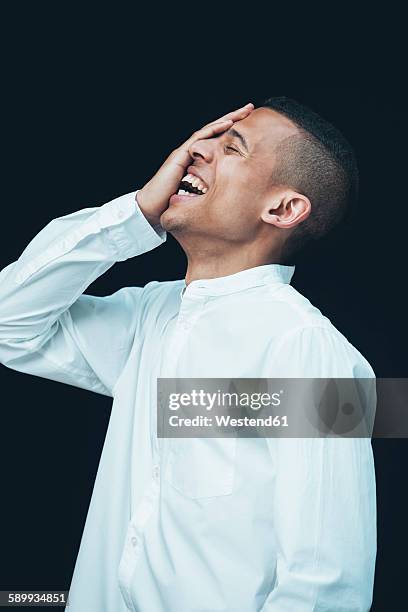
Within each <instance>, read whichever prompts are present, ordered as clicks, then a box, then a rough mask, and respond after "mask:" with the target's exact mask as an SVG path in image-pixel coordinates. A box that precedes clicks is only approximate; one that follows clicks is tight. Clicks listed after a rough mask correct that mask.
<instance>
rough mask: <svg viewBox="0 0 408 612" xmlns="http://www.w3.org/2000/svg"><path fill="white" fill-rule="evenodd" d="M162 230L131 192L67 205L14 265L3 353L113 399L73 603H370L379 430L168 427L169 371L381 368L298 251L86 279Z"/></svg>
mask: <svg viewBox="0 0 408 612" xmlns="http://www.w3.org/2000/svg"><path fill="white" fill-rule="evenodd" d="M165 239H166V234H165V232H164V231H163V230H162V229H161V228H160V227H155V228H153V227H151V226H150V224H149V223H148V222H147V220H146V219H145V217H144V216H143V214H142V212H141V211H140V209H139V208H138V206H137V204H136V202H135V194H134V193H133V194H128V195H124V196H122V197H119V198H117V199H115V200H113V201H112V202H109V203H107V204H105V205H103V206H101V207H98V208H86V209H84V210H81V211H79V212H75V213H73V214H70V215H67V216H64V217H61V218H58V219H55V220H54V221H52V222H51V223H50V224H49V225H47V226H46V227H45V228H44V229H43V230H42V231H41V232H40V233H39V234H38V235H37V236H36V237H35V238H34V240H33V241H32V242H31V243H30V244H29V245H28V247H27V248H26V250H25V251H24V252H23V254H22V255H21V257H20V258H19V260H18V261H16V262H15V263H12V264H10V265H9V266H8V267H6V268H5V269H4V270H3V271H2V272H1V274H0V345H1V348H0V358H1V361H2V363H3V364H5V365H6V366H8V367H10V368H13V369H15V370H19V371H21V372H28V373H30V374H34V375H37V376H42V377H46V378H50V379H53V380H58V381H61V382H65V383H68V384H71V385H75V386H78V387H82V388H85V389H90V390H92V391H95V392H97V393H102V394H105V395H109V396H112V397H113V407H112V413H111V417H110V422H109V427H108V431H107V434H106V439H105V443H104V447H103V452H102V456H101V459H100V464H99V468H98V473H97V477H96V481H95V486H94V490H93V494H92V499H91V503H90V507H89V511H88V515H87V519H86V524H85V528H84V532H83V536H82V541H81V546H80V550H79V554H78V558H77V561H76V565H75V570H74V575H73V579H72V584H71V588H70V606H69V608H68V609H69V610H70V612H123V611H125V610H126V609H129V610H133V611H138V612H224V611H225V612H227V611H228V612H255V611H260V610H262V611H264V612H306V611H308V612H309V611H310V612H311V611H312V610H313V611H314V612H317V611H319V612H323V611H327V612H329V611H330V612H336V611H338V612H340V611H346V610H347V612H351V611H355V612H357V611H363V610H364V611H365V610H369V608H370V603H371V598H372V590H373V578H374V566H375V557H376V503H375V475H374V465H373V456H372V448H371V441H370V439H368V438H361V439H360V438H355V439H354V438H352V439H333V438H331V439H328V438H320V439H317V438H316V439H311V438H304V439H303V438H295V439H282V438H280V439H276V438H269V439H245V438H241V439H240V438H238V439H236V438H231V439H214V438H205V439H200V438H195V439H194V438H192V439H163V440H158V439H157V436H156V380H157V377H159V376H174V377H175V376H179V377H186V378H187V377H192V378H194V377H202V378H211V377H216V378H222V377H248V378H251V377H255V378H258V377H260V378H261V377H265V378H271V377H282V378H283V377H322V378H325V377H346V378H347V377H350V378H351V377H373V376H374V373H373V371H372V369H371V367H370V365H369V364H368V363H367V361H366V360H365V359H364V358H363V357H362V356H361V354H360V353H359V352H358V351H357V350H356V349H355V348H354V347H353V346H352V345H351V344H350V343H349V342H348V341H347V340H346V338H345V337H344V336H343V335H342V334H341V333H340V332H338V331H337V330H336V329H335V328H334V327H333V325H332V324H331V323H330V321H329V320H328V319H327V318H326V317H324V316H323V315H322V314H321V313H320V311H319V310H317V309H316V308H315V307H313V306H312V305H311V304H310V302H309V301H308V300H307V299H306V298H304V297H302V296H301V295H300V294H299V293H298V292H297V291H296V290H295V289H294V288H293V287H292V286H291V285H290V284H289V283H290V280H291V277H292V274H293V272H294V268H293V267H289V266H283V265H277V264H271V265H265V266H259V267H256V268H252V269H249V270H244V271H242V272H238V273H237V274H232V275H229V276H225V277H222V278H216V279H211V280H195V281H193V282H191V283H190V284H189V285H188V286H187V288H185V283H184V280H177V281H172V282H157V281H153V282H150V283H148V284H147V285H146V286H145V287H143V288H140V287H127V288H124V289H121V290H120V291H117V292H116V293H114V294H113V295H111V296H108V297H103V298H101V297H93V296H90V295H83V292H84V291H85V290H86V288H87V287H88V286H89V285H90V283H92V282H93V281H94V280H95V279H96V278H97V277H98V276H100V275H101V274H103V273H104V272H105V271H106V270H107V269H108V268H110V267H111V266H112V265H113V264H114V263H115V262H118V261H123V260H126V259H128V258H130V257H133V256H136V255H139V254H141V253H144V252H146V251H149V250H150V249H153V248H154V247H157V246H159V245H161V244H162V243H163V242H164V240H165ZM183 289H185V290H184V291H183Z"/></svg>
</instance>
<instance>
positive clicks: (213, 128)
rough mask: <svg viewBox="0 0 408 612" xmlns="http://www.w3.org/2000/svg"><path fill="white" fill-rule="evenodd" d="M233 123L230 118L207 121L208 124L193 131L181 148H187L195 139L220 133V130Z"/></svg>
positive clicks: (227, 127) (223, 130)
mask: <svg viewBox="0 0 408 612" xmlns="http://www.w3.org/2000/svg"><path fill="white" fill-rule="evenodd" d="M233 123H234V122H233V120H232V119H224V120H222V121H221V120H220V121H214V122H213V123H209V124H208V125H205V126H204V127H203V128H201V130H198V131H197V132H194V134H193V135H192V136H191V137H190V138H189V139H188V140H187V141H186V142H185V143H184V145H183V148H184V149H185V148H188V147H189V146H191V145H192V144H193V142H196V140H203V139H204V138H212V137H213V136H216V135H217V134H221V133H222V132H225V130H228V129H229V128H230V127H231V126H232V124H233Z"/></svg>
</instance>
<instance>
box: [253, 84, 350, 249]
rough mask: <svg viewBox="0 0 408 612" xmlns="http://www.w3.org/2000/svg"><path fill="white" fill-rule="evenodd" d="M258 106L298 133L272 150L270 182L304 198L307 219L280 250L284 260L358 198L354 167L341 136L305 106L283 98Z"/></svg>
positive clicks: (320, 233)
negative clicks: (273, 164)
mask: <svg viewBox="0 0 408 612" xmlns="http://www.w3.org/2000/svg"><path fill="white" fill-rule="evenodd" d="M262 106H263V107H266V108H270V109H272V110H274V111H276V112H277V113H279V114H281V115H284V116H285V117H287V118H288V119H290V120H291V121H292V122H293V123H294V124H295V125H296V126H297V127H298V128H299V134H295V135H293V136H289V137H288V138H285V139H284V140H283V141H281V143H279V144H278V146H277V148H276V152H277V157H278V162H277V165H276V167H275V168H274V171H273V180H274V182H275V183H276V184H282V185H286V186H289V187H291V188H293V189H296V191H298V192H299V193H302V194H303V195H305V196H307V197H308V198H309V200H310V202H311V205H312V211H311V213H310V215H309V217H308V218H307V219H306V220H305V221H303V222H302V223H300V224H299V225H297V226H296V228H295V229H294V231H293V232H292V233H291V234H290V236H289V238H288V239H287V241H286V243H285V247H284V259H288V258H291V257H292V256H293V254H294V253H295V252H297V251H299V250H300V249H302V248H303V246H304V245H305V244H306V243H308V242H309V241H310V240H313V239H317V238H320V237H322V236H324V235H325V234H327V233H328V232H329V231H330V230H331V229H332V228H333V227H334V226H335V225H337V223H338V222H339V221H340V220H341V219H342V218H343V216H344V214H345V212H346V210H347V209H348V207H349V205H350V204H352V203H354V202H355V201H356V199H357V196H358V183H359V176H358V167H357V161H356V158H355V154H354V151H353V148H352V147H351V145H350V143H349V142H348V141H347V140H346V138H345V137H344V136H343V134H342V133H341V132H340V131H339V130H338V129H337V128H335V127H334V126H333V125H332V124H331V123H329V122H328V121H326V119H323V118H322V117H321V116H320V115H318V114H317V113H316V112H314V111H312V110H311V109H310V108H308V107H307V106H304V105H303V104H301V103H299V102H297V101H296V100H293V99H291V98H287V97H284V96H282V97H274V98H269V99H267V100H266V101H265V102H264V103H263V104H262Z"/></svg>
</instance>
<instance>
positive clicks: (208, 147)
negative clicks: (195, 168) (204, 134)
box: [189, 138, 215, 163]
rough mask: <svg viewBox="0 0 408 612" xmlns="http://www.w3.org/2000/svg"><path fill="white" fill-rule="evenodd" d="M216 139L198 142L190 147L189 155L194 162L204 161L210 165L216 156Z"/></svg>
mask: <svg viewBox="0 0 408 612" xmlns="http://www.w3.org/2000/svg"><path fill="white" fill-rule="evenodd" d="M214 144H215V143H214V139H212V138H205V139H202V140H196V141H195V142H193V144H192V145H190V147H189V153H190V155H191V157H192V158H193V159H194V160H200V159H201V160H204V161H206V162H207V163H210V162H211V161H212V159H213V156H214Z"/></svg>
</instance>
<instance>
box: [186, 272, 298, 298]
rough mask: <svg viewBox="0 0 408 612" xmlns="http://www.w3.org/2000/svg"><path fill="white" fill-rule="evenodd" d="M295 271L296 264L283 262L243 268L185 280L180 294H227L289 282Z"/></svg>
mask: <svg viewBox="0 0 408 612" xmlns="http://www.w3.org/2000/svg"><path fill="white" fill-rule="evenodd" d="M294 272H295V266H284V265H282V264H266V265H264V266H256V267H255V268H249V269H247V270H241V271H240V272H236V273H235V274H229V275H228V276H219V277H218V278H204V279H201V280H194V281H191V283H189V285H186V283H185V281H183V284H182V289H181V292H180V295H181V297H183V296H184V294H189V295H191V294H194V295H227V294H229V293H236V292H237V291H243V290H245V289H251V288H253V287H259V286H261V285H269V284H272V283H286V284H289V283H290V281H291V279H292V276H293V273H294Z"/></svg>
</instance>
